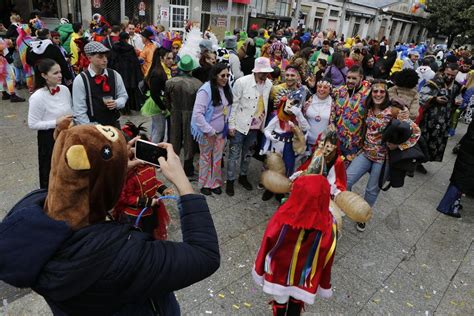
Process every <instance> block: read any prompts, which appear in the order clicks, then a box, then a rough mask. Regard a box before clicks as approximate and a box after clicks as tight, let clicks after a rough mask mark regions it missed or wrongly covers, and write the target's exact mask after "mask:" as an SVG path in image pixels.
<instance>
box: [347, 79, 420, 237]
mask: <svg viewBox="0 0 474 316" xmlns="http://www.w3.org/2000/svg"><path fill="white" fill-rule="evenodd" d="M366 108H367V111H368V112H367V117H366V119H365V125H366V131H365V135H364V144H363V147H362V151H361V153H359V155H358V156H357V157H355V158H354V160H353V161H352V162H351V164H350V165H349V167H348V168H347V189H348V190H352V186H353V185H354V184H356V183H357V181H359V179H360V178H361V177H362V176H363V175H364V174H366V173H367V172H369V173H370V175H369V181H368V182H367V186H366V188H365V196H364V199H365V200H366V201H367V203H369V205H370V206H371V207H372V206H373V205H374V204H375V201H376V200H377V196H378V194H379V191H380V188H379V177H380V173H381V172H382V167H383V162H384V161H385V159H386V155H387V153H388V150H393V149H396V148H399V149H401V150H405V149H408V148H410V147H412V146H414V145H415V144H416V142H417V141H418V139H419V138H420V134H421V132H420V129H419V128H418V126H417V125H416V124H415V123H413V121H411V120H410V118H409V112H408V108H407V107H406V106H405V107H404V108H403V109H402V110H401V111H400V112H399V113H398V114H395V113H397V111H396V110H395V109H393V108H394V106H392V105H391V103H390V98H389V95H388V89H387V83H386V82H385V81H384V80H374V82H373V84H372V90H371V91H370V93H369V95H368V97H367V101H366ZM392 119H398V120H400V121H406V122H408V123H409V124H410V127H411V130H412V134H411V135H410V138H409V139H408V140H407V141H406V142H404V143H402V144H401V145H395V144H391V143H385V142H383V141H382V133H383V131H384V130H385V128H386V127H387V126H388V125H389V124H390V122H391V121H392ZM357 230H359V231H364V230H365V223H357Z"/></svg>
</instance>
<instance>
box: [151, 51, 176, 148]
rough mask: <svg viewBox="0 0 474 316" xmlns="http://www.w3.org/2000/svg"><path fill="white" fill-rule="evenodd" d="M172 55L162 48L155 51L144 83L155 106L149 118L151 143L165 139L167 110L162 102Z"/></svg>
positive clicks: (169, 75) (171, 63) (169, 76)
mask: <svg viewBox="0 0 474 316" xmlns="http://www.w3.org/2000/svg"><path fill="white" fill-rule="evenodd" d="M173 58H174V57H173V53H172V52H171V51H169V50H167V49H165V48H163V47H160V48H158V49H156V50H155V52H154V53H153V60H152V63H151V66H150V71H149V72H148V74H147V75H146V77H145V83H146V84H147V86H148V89H149V90H150V96H151V98H152V99H153V101H154V102H155V104H156V108H155V114H154V115H152V117H151V141H152V142H153V143H156V144H157V143H160V142H162V141H163V140H164V138H165V131H166V118H167V117H168V116H169V111H168V108H167V106H166V104H165V102H164V95H165V84H166V80H168V79H170V78H171V66H172V65H173V60H174V59H173Z"/></svg>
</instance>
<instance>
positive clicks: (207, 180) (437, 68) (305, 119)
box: [0, 14, 474, 315]
mask: <svg viewBox="0 0 474 316" xmlns="http://www.w3.org/2000/svg"><path fill="white" fill-rule="evenodd" d="M36 18H37V19H38V20H40V18H39V17H36ZM38 20H35V24H34V25H28V24H23V23H22V20H21V18H20V17H19V16H18V15H12V17H11V22H12V24H11V25H12V26H11V27H10V28H9V29H8V33H9V34H8V35H7V37H8V38H6V39H4V40H2V41H1V42H0V44H2V45H4V49H3V50H2V52H0V53H2V56H0V58H1V62H2V68H1V70H2V72H1V77H0V78H1V80H2V83H3V92H2V93H3V99H10V100H11V101H12V102H17V101H24V100H23V99H21V98H20V97H18V96H17V95H16V94H15V86H16V88H17V89H20V88H22V87H24V86H25V85H26V87H27V88H28V89H29V90H30V93H32V94H31V96H30V98H29V113H28V125H29V127H30V128H31V129H34V130H37V131H38V157H39V174H40V187H41V188H48V185H49V183H48V182H49V181H50V179H51V176H50V170H51V159H52V158H51V157H52V155H53V148H54V143H55V128H56V127H58V126H61V125H64V124H66V123H69V122H71V124H74V125H88V124H100V125H103V126H107V125H108V126H113V127H116V128H118V129H122V131H123V133H124V134H125V135H126V137H127V138H128V140H132V139H135V138H136V137H142V138H145V139H149V140H151V141H152V142H153V143H157V144H158V143H162V142H169V143H171V144H172V148H173V149H174V152H176V153H177V154H178V155H180V154H181V152H182V154H183V158H184V159H183V160H184V173H185V175H186V176H187V177H188V178H189V179H194V178H196V170H195V169H196V166H197V169H198V176H197V181H198V184H199V189H200V192H201V193H202V194H203V195H208V196H209V195H212V194H217V195H220V194H222V193H223V191H225V193H226V194H227V195H229V196H233V195H235V185H236V180H237V183H238V184H239V185H241V186H242V187H243V188H245V189H246V190H249V191H250V190H254V187H255V186H258V187H259V188H261V189H262V190H263V191H262V199H263V200H269V199H271V198H272V197H275V198H276V199H277V200H278V201H279V202H280V203H283V204H282V208H281V209H279V211H278V214H280V215H281V214H283V215H281V216H283V217H285V216H287V215H285V214H286V213H288V212H298V210H296V209H297V208H296V206H295V205H297V204H298V201H297V200H296V199H297V198H296V196H298V199H301V201H306V197H305V186H313V185H314V186H315V187H318V188H319V189H320V191H318V192H314V191H315V190H313V189H311V190H310V189H307V192H306V194H310V193H311V194H315V195H320V194H323V193H321V192H325V193H324V194H326V193H327V195H328V196H329V197H330V198H332V199H334V198H335V197H336V196H337V195H338V194H339V193H341V192H343V191H346V190H349V191H350V190H352V187H353V186H354V185H355V184H356V183H357V182H358V181H359V180H360V179H361V177H362V176H364V175H365V174H367V173H369V179H368V182H367V185H366V188H365V193H364V200H365V201H366V202H367V203H368V205H370V207H373V206H374V205H375V203H376V200H377V197H378V195H379V193H380V190H387V189H389V188H390V187H393V188H397V187H401V186H403V185H404V177H405V176H409V177H413V176H415V171H418V172H420V173H424V174H426V173H427V172H428V171H427V170H426V169H425V168H424V167H423V163H425V162H427V161H437V162H440V161H442V159H443V156H444V153H445V149H446V145H447V142H448V139H449V137H450V136H453V135H454V134H455V131H456V126H457V124H458V122H459V120H463V121H464V122H465V123H467V124H469V128H468V132H467V134H466V135H465V136H464V137H463V139H462V140H461V142H460V143H459V144H457V145H456V146H455V148H454V150H453V151H454V152H455V153H457V154H458V157H457V160H456V164H455V168H454V172H453V175H452V177H451V179H450V185H449V187H448V189H447V192H446V194H445V196H444V197H443V198H442V201H441V202H440V204H439V206H438V208H437V210H438V211H439V212H442V213H443V214H446V215H449V216H453V217H461V213H460V211H461V210H462V204H461V196H462V194H463V193H466V194H473V193H474V187H473V182H472V179H473V178H474V167H473V163H474V162H473V161H474V160H473V157H474V152H473V148H474V146H473V144H474V130H473V124H472V112H473V109H474V96H473V92H474V72H473V70H471V69H474V68H473V58H472V55H471V52H470V51H469V50H467V49H462V48H459V49H455V50H449V51H448V50H446V51H445V50H442V49H438V50H436V49H435V47H434V46H433V45H428V44H424V43H419V44H417V43H413V42H412V43H406V44H403V43H398V42H397V43H392V42H391V41H390V39H387V38H382V39H380V40H377V39H363V38H360V37H358V36H356V37H354V38H347V39H345V40H344V38H343V37H341V38H339V37H338V36H337V34H336V32H334V31H332V30H328V31H327V32H308V31H304V30H301V29H298V30H295V29H292V28H282V29H276V28H275V29H272V30H267V29H258V27H257V26H256V25H252V26H251V27H250V29H249V30H248V32H245V31H242V30H235V31H234V32H226V34H225V37H224V38H222V39H221V41H219V40H218V39H217V38H216V36H215V35H214V34H213V33H212V30H211V29H210V28H209V29H207V30H206V31H205V32H204V33H201V32H200V31H199V29H198V28H197V27H195V26H193V25H192V23H190V24H188V26H187V28H186V32H185V33H184V34H179V33H173V32H168V31H165V28H164V27H162V26H160V25H158V26H153V25H148V26H146V25H140V24H134V23H132V22H127V23H124V24H122V25H110V24H109V23H108V22H107V21H106V20H105V19H104V18H103V17H102V16H100V15H98V14H96V15H94V16H93V18H92V23H91V24H90V25H89V26H88V28H87V29H86V28H85V27H84V26H83V25H81V24H80V23H72V24H71V23H69V21H67V20H66V19H61V24H60V25H59V26H58V27H57V28H56V29H55V30H48V29H46V28H44V27H41V26H42V25H41V23H40V22H38ZM33 78H34V80H33ZM138 111H139V112H140V113H141V114H142V115H143V116H145V117H147V118H149V120H150V121H151V131H150V135H148V136H147V135H146V134H145V133H144V132H145V129H144V128H143V127H142V125H140V126H136V125H134V124H133V123H131V122H127V124H125V125H124V126H121V124H120V121H119V118H120V116H121V115H122V114H125V115H128V114H132V115H136V114H137V112H138ZM331 137H332V138H331ZM329 138H331V139H332V140H331V141H328V139H329ZM197 154H199V159H198V163H197V164H196V163H195V160H196V159H195V158H196V157H195V156H196V155H197ZM275 155H276V156H277V157H278V159H279V161H280V162H281V165H282V167H281V169H282V170H281V172H280V175H279V178H278V179H273V180H271V181H264V180H263V178H262V180H260V181H253V180H252V179H249V178H248V171H249V165H250V164H251V163H252V158H256V159H259V160H264V159H265V157H267V160H268V157H269V156H275ZM317 155H320V156H321V157H324V159H323V158H321V159H322V161H323V166H322V167H321V168H319V169H318V170H320V171H319V173H318V174H319V175H323V176H325V177H326V178H327V183H328V184H329V186H327V187H326V183H325V182H324V183H323V182H321V180H320V179H319V178H317V177H316V178H311V179H310V178H307V179H306V180H302V179H301V178H300V180H298V178H299V176H300V174H301V173H302V172H303V173H305V172H307V170H313V171H314V163H316V162H317V161H319V160H318V159H315V157H316V158H317ZM335 157H337V159H336V158H335ZM224 165H225V166H226V175H225V181H224V176H223V172H222V170H223V167H224ZM267 169H271V167H270V166H269V165H268V163H267V164H265V167H264V169H262V172H263V171H264V170H267ZM313 171H312V172H311V173H314V172H313ZM262 174H263V173H262ZM295 179H296V180H295ZM308 179H310V180H308ZM279 181H280V182H279ZM285 181H292V182H293V183H294V187H295V192H296V191H297V192H298V193H294V194H293V193H292V194H290V198H289V200H288V201H287V202H284V201H285V200H286V197H287V196H285V191H284V190H279V189H275V188H276V187H278V185H280V184H282V183H283V184H284V183H286V182H285ZM387 182H388V185H386V183H387ZM125 183H126V184H125V187H124V188H123V190H122V193H121V194H120V199H119V200H118V202H117V205H116V206H115V207H114V210H113V212H111V214H110V215H111V216H113V217H114V218H116V219H118V220H119V221H122V222H124V223H134V222H135V220H137V219H140V218H142V221H141V222H140V227H141V229H142V230H144V231H146V232H149V233H151V234H153V236H154V237H155V239H166V224H167V223H168V221H169V216H168V214H167V212H166V208H165V206H164V204H163V203H162V202H161V201H160V200H159V199H158V198H157V197H156V196H155V194H156V192H159V193H160V194H162V195H164V196H169V195H172V194H173V190H172V189H171V188H168V187H166V185H164V184H163V183H161V182H160V181H158V180H157V179H156V174H155V168H154V167H152V166H149V165H143V164H136V165H135V166H134V167H133V168H130V169H129V172H128V174H127V179H126V182H125ZM297 183H298V185H297ZM319 189H318V190H319ZM292 192H293V191H292ZM318 201H319V202H318V203H322V204H321V205H322V206H321V207H322V208H324V205H325V203H326V202H327V201H329V199H328V200H327V201H326V200H318ZM309 202H310V201H309ZM309 202H308V204H307V205H310V204H311V203H309ZM328 203H329V202H328ZM305 205H306V204H305ZM308 207H309V206H308ZM311 207H314V205H313V206H311ZM285 212H286V213H285ZM306 212H308V210H306ZM318 212H319V211H318ZM318 214H319V213H318ZM328 214H329V213H328ZM306 215H307V214H306ZM306 215H305V216H306ZM320 216H322V217H324V220H325V222H327V223H326V224H327V225H326V226H324V227H322V226H320V225H319V224H318V225H319V226H318V225H312V224H311V223H309V224H308V223H307V225H306V224H301V223H300V224H295V225H296V227H299V228H302V227H304V230H306V231H313V230H314V229H316V231H318V230H321V231H326V230H327V232H328V234H330V233H331V231H332V220H328V218H329V217H328V216H329V215H327V214H326V213H324V214H323V213H321V214H320ZM315 220H316V221H318V219H315ZM319 220H321V218H319ZM292 221H293V223H295V221H297V220H292ZM137 222H138V220H137ZM280 224H281V223H280ZM280 224H275V225H276V226H278V225H280ZM290 225H291V224H290ZM301 225H302V226H301ZM305 225H306V226H305ZM328 225H329V226H328ZM365 225H366V223H365V222H357V225H356V228H357V230H358V231H361V232H363V231H364V230H365ZM278 227H279V228H278V231H280V229H281V231H286V229H285V228H284V227H285V226H283V228H282V226H281V225H280V226H278ZM315 227H316V228H315ZM293 233H294V235H295V236H294V237H295V240H296V239H298V238H303V237H301V236H303V235H301V236H300V237H298V236H299V235H298V234H299V233H298V231H294V232H293ZM308 234H309V233H308ZM308 234H307V235H304V236H309V235H308ZM334 234H335V233H334ZM280 236H282V235H281V234H280ZM311 236H312V237H311V238H313V237H314V238H316V239H315V240H317V242H316V241H315V243H314V247H317V249H319V246H317V245H319V244H320V242H321V243H323V242H322V241H320V239H321V236H319V237H318V234H317V233H316V234H315V236H313V235H311ZM275 237H276V238H279V237H278V236H275ZM298 240H299V239H298ZM321 240H322V239H321ZM335 240H336V239H335V238H331V239H326V240H325V241H324V245H322V244H321V245H322V246H321V247H322V250H321V251H322V253H324V256H326V255H327V257H326V262H325V263H324V266H322V267H320V268H318V269H317V270H318V271H319V270H324V269H326V263H328V261H329V262H330V263H329V267H330V265H331V264H332V258H333V252H332V251H329V248H330V247H333V245H334V246H335V242H336V241H335ZM299 242H301V241H298V243H299ZM325 247H326V248H325ZM261 249H263V246H262V248H261ZM314 250H316V248H314ZM318 253H319V252H318ZM312 256H313V257H314V252H313V254H312ZM317 256H318V255H317V254H316V257H317ZM308 258H309V257H308ZM267 259H268V258H267ZM267 259H266V258H265V253H261V254H259V258H258V260H257V261H260V263H262V265H263V264H264V263H265V262H266V260H267ZM308 260H309V259H308ZM308 262H310V261H308ZM316 262H317V259H316ZM292 264H294V263H292ZM317 267H319V266H318V265H317V264H316V265H315V266H314V268H315V269H316V268H317ZM264 271H265V272H268V271H267V268H266V267H265V268H263V266H262V268H261V270H258V271H257V270H256V272H255V273H256V279H259V278H262V273H264ZM308 271H309V270H308ZM324 271H326V272H325V273H326V274H330V268H329V272H328V271H327V269H326V270H324ZM293 272H294V271H293ZM323 274H324V273H323ZM318 275H319V274H318ZM312 277H313V276H311V278H312ZM318 278H319V276H318ZM321 278H322V279H321V284H320V285H321V287H320V288H321V290H318V291H321V292H323V293H325V295H329V294H328V293H329V292H328V291H329V290H330V288H329V289H328V288H327V287H328V286H329V287H330V284H329V280H330V279H328V277H324V278H323V277H321ZM259 280H260V279H259ZM302 280H303V279H302ZM267 281H268V280H267ZM273 281H275V280H273ZM316 283H318V282H316ZM323 283H324V284H323ZM272 284H273V283H272ZM288 284H289V283H287V285H288ZM273 285H274V284H273ZM300 285H301V284H300ZM323 285H324V287H322V286H323ZM317 289H318V286H317V284H316V287H314V286H311V287H310V289H306V290H305V291H309V292H311V291H312V293H313V294H314V293H315V292H316V290H317ZM270 292H271V291H270ZM283 293H286V294H285V295H280V296H278V295H277V296H275V297H276V300H275V302H274V312H275V314H277V315H280V314H281V312H282V311H284V312H283V314H281V315H284V313H285V312H286V311H288V312H289V311H290V308H291V309H292V310H293V311H296V314H298V313H299V312H301V307H302V304H303V303H301V302H306V303H312V302H313V301H314V296H311V298H310V299H305V298H306V296H305V295H303V294H301V293H300V292H298V291H296V292H292V291H291V290H289V291H287V292H285V291H283ZM288 293H289V294H288ZM272 294H278V293H272ZM280 294H281V293H280ZM295 297H296V298H295ZM279 313H280V314H279ZM288 315H289V314H288Z"/></svg>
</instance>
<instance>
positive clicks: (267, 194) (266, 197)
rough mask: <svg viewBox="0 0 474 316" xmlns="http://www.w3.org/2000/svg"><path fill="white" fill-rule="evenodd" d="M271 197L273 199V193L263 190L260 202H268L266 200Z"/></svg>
mask: <svg viewBox="0 0 474 316" xmlns="http://www.w3.org/2000/svg"><path fill="white" fill-rule="evenodd" d="M272 197H273V192H272V191H268V190H265V191H264V192H263V195H262V200H263V201H268V200H270V199H271V198H272Z"/></svg>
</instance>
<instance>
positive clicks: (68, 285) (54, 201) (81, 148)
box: [0, 122, 220, 315]
mask: <svg viewBox="0 0 474 316" xmlns="http://www.w3.org/2000/svg"><path fill="white" fill-rule="evenodd" d="M69 123H70V122H65V123H63V124H61V125H60V126H58V127H57V129H56V131H55V138H56V143H55V147H54V151H53V158H52V168H51V174H50V181H49V188H48V191H46V190H38V191H33V192H31V193H30V194H28V195H27V196H25V197H24V198H23V199H22V200H21V201H19V202H18V203H17V204H16V205H15V206H14V207H13V209H12V210H11V211H10V212H9V213H8V215H7V216H6V217H5V218H4V219H3V221H2V222H1V223H0V252H1V253H2V256H0V280H2V281H4V282H6V283H8V284H11V285H13V286H15V287H20V288H25V287H30V288H32V289H33V290H34V291H35V292H37V293H38V294H40V295H42V296H43V297H44V298H45V300H46V302H47V303H48V304H49V306H50V307H51V309H52V312H53V314H54V315H158V314H159V315H177V314H179V305H178V303H177V301H176V299H175V297H174V294H173V291H175V290H178V289H182V288H184V287H187V286H189V285H191V284H193V283H196V282H198V281H200V280H203V279H204V278H206V277H208V276H210V275H211V274H212V273H214V272H215V271H216V270H217V269H218V267H219V264H220V254H219V246H218V241H217V234H216V231H215V228H214V223H213V221H212V217H211V215H210V212H209V208H208V206H207V204H206V201H205V199H204V197H203V196H201V195H196V194H194V191H193V189H192V186H191V184H190V183H189V181H188V180H187V178H186V175H185V174H184V171H183V169H182V167H181V162H180V160H179V157H178V156H177V155H176V154H175V153H174V152H173V149H172V146H171V145H170V144H160V146H161V147H163V148H166V150H167V158H166V159H165V158H163V157H161V158H160V159H159V163H160V166H161V171H162V173H163V174H164V176H165V177H166V178H168V179H170V181H172V182H173V184H174V185H175V186H176V189H177V191H178V192H179V194H180V195H181V196H180V201H179V204H178V205H179V212H180V218H181V229H182V234H183V242H170V241H161V240H154V239H153V237H152V236H151V235H150V234H146V233H143V232H140V231H138V230H136V229H134V228H133V226H131V225H128V224H121V223H117V222H114V221H106V215H107V212H108V211H110V210H111V209H112V208H113V207H114V205H115V204H116V203H117V200H118V198H119V195H120V192H121V190H122V186H123V183H124V181H125V177H126V174H127V164H128V165H129V166H132V167H133V166H134V165H136V163H135V162H134V161H129V159H128V154H129V151H130V150H131V149H130V148H129V147H128V148H127V142H126V141H125V138H124V136H123V135H122V134H121V132H120V131H119V130H117V129H115V128H114V127H111V126H102V125H81V126H74V127H71V128H68V124H69ZM131 145H132V144H129V146H131Z"/></svg>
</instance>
